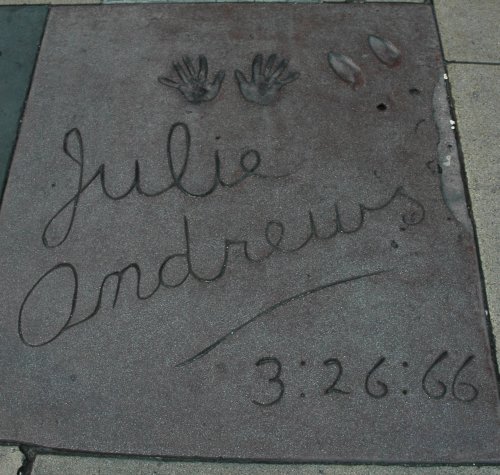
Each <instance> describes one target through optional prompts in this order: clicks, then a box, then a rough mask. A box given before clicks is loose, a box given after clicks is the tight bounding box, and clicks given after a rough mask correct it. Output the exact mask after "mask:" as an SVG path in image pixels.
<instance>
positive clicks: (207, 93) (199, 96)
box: [158, 54, 225, 104]
mask: <svg viewBox="0 0 500 475" xmlns="http://www.w3.org/2000/svg"><path fill="white" fill-rule="evenodd" d="M182 61H183V62H184V67H183V66H182V64H181V63H180V62H177V63H175V62H174V63H173V67H174V69H175V71H176V73H177V75H178V76H179V79H180V82H176V81H174V80H172V79H169V78H167V77H159V78H158V81H159V82H160V84H163V85H165V86H168V87H173V88H175V89H178V90H179V91H180V92H181V93H182V95H183V96H184V97H185V98H186V99H187V100H188V101H189V102H191V103H193V104H199V103H200V102H207V101H211V100H212V99H213V98H214V97H215V96H217V94H218V93H219V90H220V87H221V84H222V81H223V80H224V76H225V73H224V71H219V72H218V73H217V75H216V76H215V79H214V80H213V81H212V82H211V83H209V81H208V63H207V58H206V57H205V56H204V55H202V54H201V55H200V56H199V57H198V71H196V69H195V67H194V65H193V62H192V61H191V58H189V56H184V57H183V58H182Z"/></svg>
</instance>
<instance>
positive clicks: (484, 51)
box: [434, 0, 500, 63]
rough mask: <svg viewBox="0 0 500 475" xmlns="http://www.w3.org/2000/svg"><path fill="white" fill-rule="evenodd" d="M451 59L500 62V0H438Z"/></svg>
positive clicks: (447, 49)
mask: <svg viewBox="0 0 500 475" xmlns="http://www.w3.org/2000/svg"><path fill="white" fill-rule="evenodd" d="M434 5H435V9H436V15H437V20H438V24H439V31H440V34H441V39H442V42H443V47H444V54H445V58H446V59H447V60H453V61H473V62H480V61H486V62H495V63H500V28H499V24H500V2H499V1H498V0H474V1H472V2H471V1H470V0H435V1H434Z"/></svg>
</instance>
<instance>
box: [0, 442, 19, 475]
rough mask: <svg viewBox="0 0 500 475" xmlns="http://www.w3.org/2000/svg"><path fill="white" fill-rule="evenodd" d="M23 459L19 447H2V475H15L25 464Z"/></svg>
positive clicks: (0, 447)
mask: <svg viewBox="0 0 500 475" xmlns="http://www.w3.org/2000/svg"><path fill="white" fill-rule="evenodd" d="M23 458H24V456H23V454H22V452H21V451H20V450H19V449H18V448H17V447H6V446H0V475H15V474H16V473H17V471H18V470H19V468H20V467H21V465H22V464H23Z"/></svg>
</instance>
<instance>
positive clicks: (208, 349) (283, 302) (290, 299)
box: [175, 270, 388, 368]
mask: <svg viewBox="0 0 500 475" xmlns="http://www.w3.org/2000/svg"><path fill="white" fill-rule="evenodd" d="M385 272H388V270H378V271H374V272H369V273H367V274H361V275H356V276H353V277H347V278H346V279H341V280H336V281H334V282H329V283H327V284H323V285H320V286H319V287H314V288H313V289H309V290H305V291H303V292H300V293H298V294H295V295H292V296H291V297H288V298H286V299H284V300H281V301H280V302H278V303H275V304H274V305H271V306H270V307H267V308H266V309H265V310H262V312H259V313H258V314H257V315H255V316H254V317H252V318H250V319H249V320H247V321H246V322H243V323H242V324H241V325H239V326H237V327H236V328H233V329H232V330H231V331H229V332H227V333H226V334H225V335H224V336H222V337H221V338H219V339H218V340H217V341H215V342H214V343H212V344H211V345H209V346H207V347H206V348H205V349H203V350H201V351H200V352H198V353H196V354H195V355H194V356H192V357H191V358H188V359H187V360H185V361H182V362H181V363H178V364H176V365H175V367H176V368H177V367H180V366H186V365H189V364H191V363H193V362H195V361H196V360H199V359H201V358H203V357H204V356H206V355H208V353H210V352H211V351H213V350H215V348H217V347H218V346H219V345H220V344H221V343H223V342H224V341H225V340H227V339H228V338H229V337H231V336H233V335H235V334H236V333H238V332H239V331H240V330H243V328H245V327H247V326H248V325H250V324H251V323H253V322H255V321H256V320H258V319H260V318H261V317H264V316H265V315H267V314H269V313H272V312H274V310H276V309H278V308H280V307H283V306H284V305H287V304H289V303H290V302H293V301H295V300H299V299H302V298H304V297H307V296H308V295H312V294H315V293H317V292H321V291H322V290H326V289H329V288H331V287H335V286H336V285H340V284H346V283H348V282H353V281H355V280H360V279H364V278H365V277H372V276H375V275H379V274H383V273H385Z"/></svg>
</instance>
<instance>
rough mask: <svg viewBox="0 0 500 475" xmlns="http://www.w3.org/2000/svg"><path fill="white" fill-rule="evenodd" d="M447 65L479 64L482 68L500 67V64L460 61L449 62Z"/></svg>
mask: <svg viewBox="0 0 500 475" xmlns="http://www.w3.org/2000/svg"><path fill="white" fill-rule="evenodd" d="M446 63H447V64H478V65H481V66H500V62H498V63H497V62H491V61H459V60H452V59H450V60H447V61H446Z"/></svg>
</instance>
